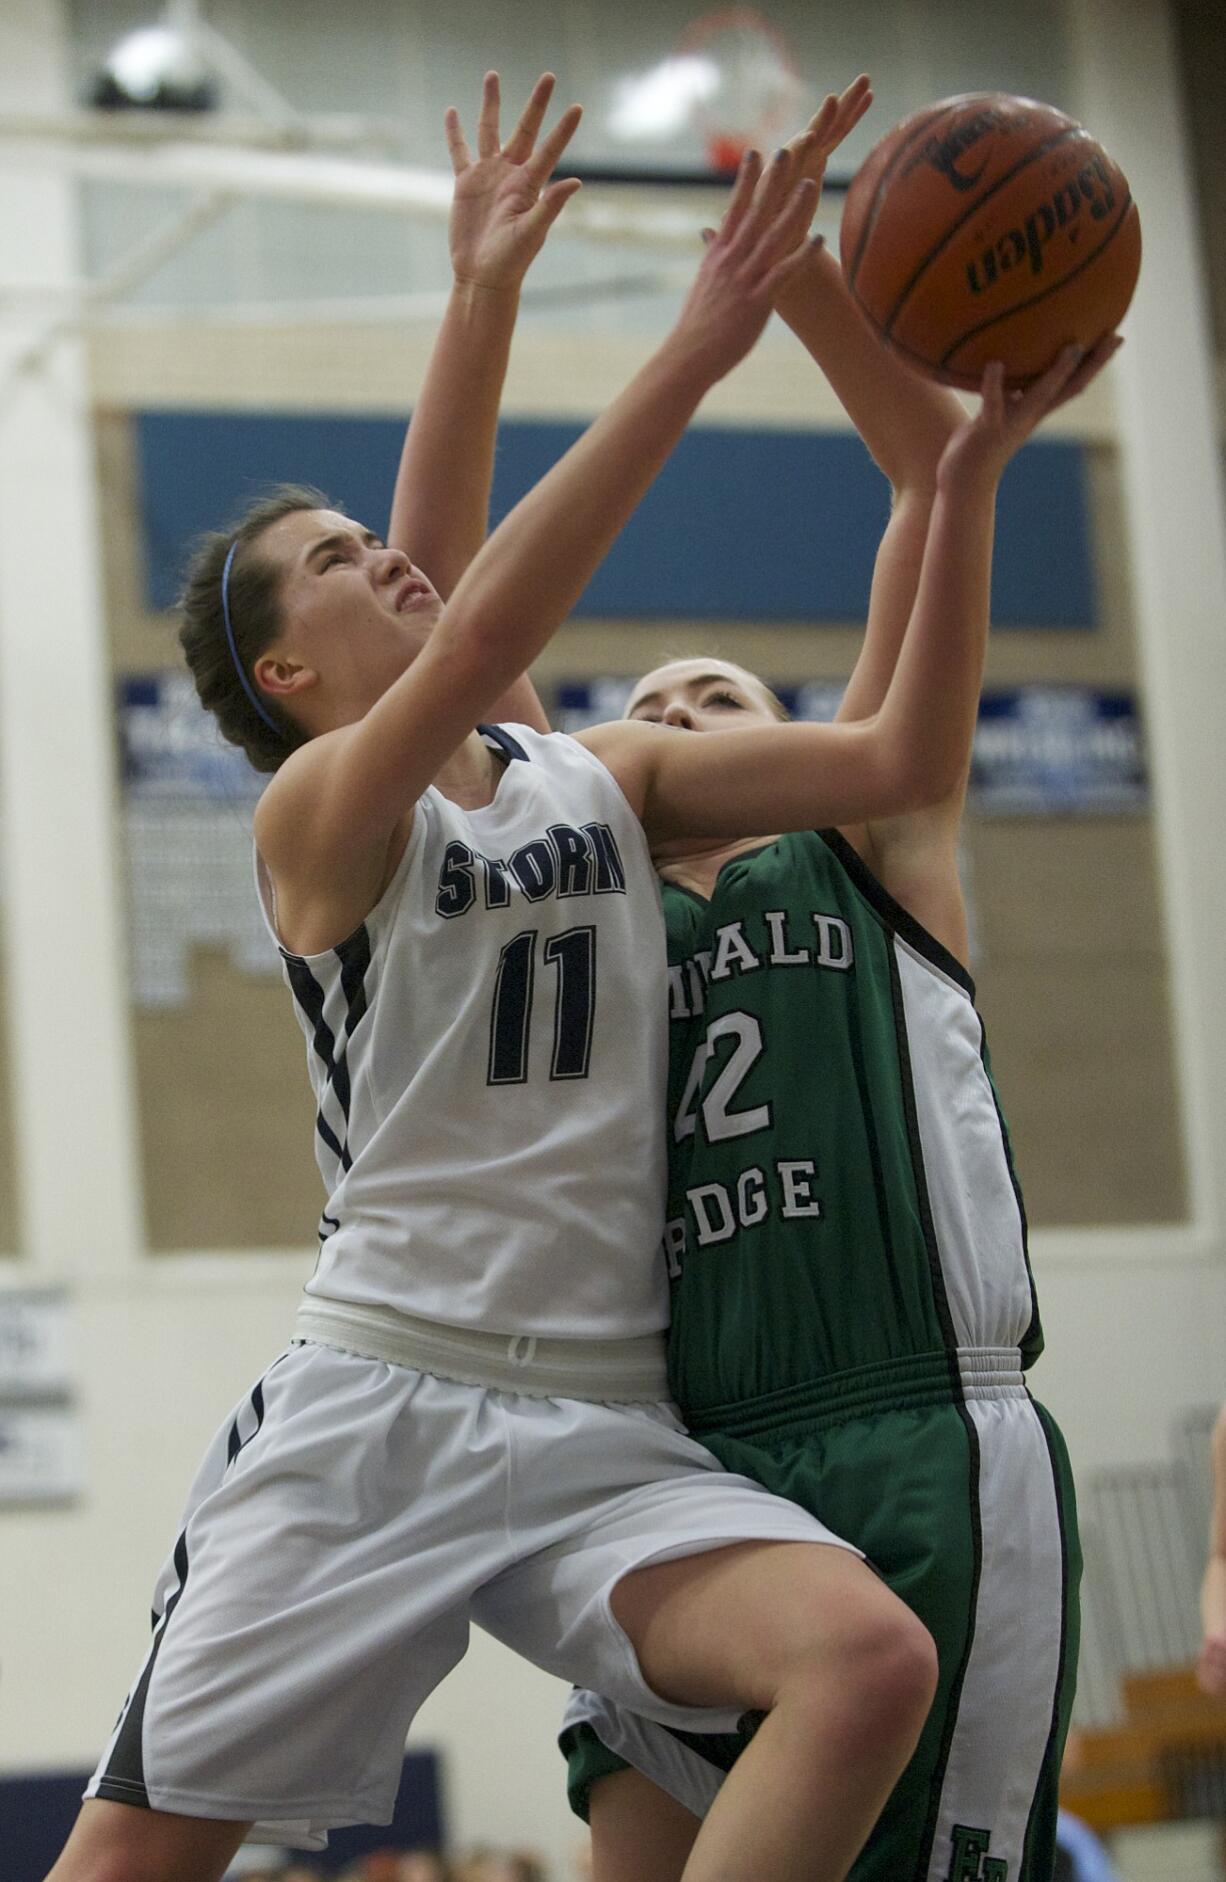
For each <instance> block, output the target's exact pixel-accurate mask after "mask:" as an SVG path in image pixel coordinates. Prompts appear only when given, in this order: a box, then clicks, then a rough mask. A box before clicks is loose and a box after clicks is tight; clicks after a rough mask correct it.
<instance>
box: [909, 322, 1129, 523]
mask: <svg viewBox="0 0 1226 1882" xmlns="http://www.w3.org/2000/svg"><path fill="white" fill-rule="evenodd" d="M1123 344H1124V342H1123V340H1122V339H1121V338H1120V336H1119V334H1118V333H1112V334H1107V335H1106V336H1105V337H1104V338H1103V339H1101V340H1100V341H1099V343H1098V345H1097V346H1095V347H1093V348H1092V349H1091V350H1090V352H1088V353H1083V352H1082V350H1081V349H1080V347H1076V346H1066V347H1065V348H1064V349H1063V351H1062V352H1060V353H1058V354H1057V356H1056V358H1055V360H1054V361H1053V362H1052V364H1051V365H1050V366H1049V367H1048V369H1047V371H1046V372H1044V373H1040V375H1039V377H1038V378H1037V379H1035V380H1033V381H1032V383H1031V384H1030V385H1028V386H1027V387H1025V389H1024V390H1023V391H1020V392H1019V391H1011V390H1010V389H1009V388H1008V387H1007V386H1006V384H1005V368H1004V367H1003V365H1002V364H1001V363H1000V361H999V360H994V361H993V362H992V364H991V365H990V366H988V367H987V368H986V370H985V372H984V375H983V384H982V386H981V388H980V390H981V394H982V403H981V405H980V409H979V411H978V412H976V413H974V414H973V415H972V416H970V417H968V418H967V419H966V420H965V421H964V422H963V423H962V424H961V425H959V426H958V429H957V430H956V431H955V432H954V433H953V436H952V437H951V438H950V440H949V443H948V444H947V445H946V447H945V450H944V452H943V453H942V456H941V461H940V464H939V466H938V468H937V482H938V484H939V485H940V486H941V488H943V489H950V488H952V487H954V486H955V485H956V484H958V483H960V482H964V481H966V480H967V479H979V478H991V479H994V478H999V476H1000V474H1001V472H1002V471H1003V470H1004V468H1005V465H1006V464H1007V463H1008V462H1009V459H1010V458H1011V457H1013V456H1015V455H1016V453H1017V452H1018V451H1020V450H1021V447H1022V446H1023V445H1024V444H1025V442H1026V440H1027V438H1029V437H1030V435H1031V433H1032V432H1033V431H1034V430H1035V428H1036V426H1037V425H1039V424H1040V423H1041V421H1042V420H1043V419H1044V418H1046V417H1047V415H1048V413H1049V412H1054V411H1055V409H1056V407H1057V406H1059V405H1067V403H1068V401H1069V400H1070V399H1075V398H1076V397H1077V395H1078V393H1080V392H1084V390H1085V388H1086V387H1087V386H1088V385H1089V383H1090V381H1091V380H1092V379H1095V378H1097V377H1098V374H1099V373H1100V372H1101V371H1102V369H1103V367H1104V366H1105V365H1106V364H1107V361H1108V360H1109V359H1111V358H1112V357H1113V356H1114V355H1115V354H1116V353H1117V352H1118V351H1119V349H1120V347H1121V346H1122V345H1123Z"/></svg>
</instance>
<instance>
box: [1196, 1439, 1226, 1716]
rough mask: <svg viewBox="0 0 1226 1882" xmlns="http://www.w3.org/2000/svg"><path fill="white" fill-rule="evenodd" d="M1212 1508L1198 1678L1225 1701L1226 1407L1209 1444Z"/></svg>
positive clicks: (1203, 1583) (1203, 1585)
mask: <svg viewBox="0 0 1226 1882" xmlns="http://www.w3.org/2000/svg"><path fill="white" fill-rule="evenodd" d="M1210 1463H1211V1466H1212V1471H1213V1508H1212V1512H1211V1515H1210V1518H1209V1559H1208V1561H1207V1562H1206V1564H1205V1577H1204V1580H1203V1582H1202V1583H1201V1591H1200V1614H1201V1626H1202V1630H1203V1633H1202V1639H1201V1649H1200V1655H1199V1658H1198V1659H1197V1662H1196V1677H1197V1679H1198V1680H1199V1682H1200V1684H1201V1686H1202V1688H1203V1689H1204V1691H1205V1692H1207V1693H1212V1694H1213V1695H1214V1697H1215V1698H1226V1406H1223V1407H1222V1410H1221V1411H1220V1412H1219V1413H1218V1416H1217V1422H1216V1424H1215V1425H1214V1427H1213V1437H1212V1440H1211V1442H1210Z"/></svg>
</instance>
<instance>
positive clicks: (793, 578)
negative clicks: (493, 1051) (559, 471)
mask: <svg viewBox="0 0 1226 1882" xmlns="http://www.w3.org/2000/svg"><path fill="white" fill-rule="evenodd" d="M135 425H136V440H137V462H138V466H139V486H140V503H141V511H142V516H143V521H144V534H145V558H146V592H147V596H148V600H149V604H150V606H151V607H154V608H159V609H161V608H168V607H170V606H171V605H172V604H173V601H174V598H175V595H176V593H177V592H178V588H179V583H180V580H181V577H182V573H183V566H184V561H185V558H186V555H187V552H188V550H189V547H190V544H191V542H192V539H193V538H194V537H195V536H197V535H199V534H200V533H201V532H202V531H204V530H208V529H218V528H221V527H224V525H225V524H226V522H227V521H228V520H229V519H231V518H232V517H233V516H234V515H235V514H236V513H237V512H239V511H241V510H242V509H243V508H244V507H245V506H246V505H247V504H248V503H249V502H250V501H251V499H252V498H253V497H254V496H256V495H257V494H258V493H259V492H260V491H262V490H265V489H267V487H268V486H269V485H271V484H274V483H279V482H287V481H290V482H299V483H301V482H305V483H312V484H315V485H317V486H319V487H320V488H321V489H322V490H324V491H326V492H327V493H328V495H329V496H330V497H331V498H332V500H333V501H335V502H338V503H340V504H341V505H342V506H343V507H344V508H345V510H346V511H347V512H348V513H349V515H351V516H353V517H356V518H357V519H359V520H360V521H361V522H363V523H365V524H367V525H368V526H369V527H370V528H371V529H374V530H376V531H382V530H383V529H384V528H385V527H386V523H387V514H388V505H389V503H390V500H391V491H392V485H393V482H394V480H395V475H396V466H397V464H398V462H399V457H400V446H401V442H402V439H403V436H404V421H403V419H402V418H376V417H361V416H359V417H354V416H336V417H329V416H326V415H322V414H321V415H314V416H310V417H304V416H301V415H298V416H290V415H282V414H277V415H274V414H263V413H251V412H184V411H147V412H139V413H137V414H136V416H135ZM581 430H582V426H580V425H577V424H559V423H556V422H545V421H543V420H534V419H526V418H514V419H507V420H506V421H504V423H503V424H502V426H501V427H500V430H499V444H498V456H497V463H496V473H495V480H494V498H493V506H492V520H493V521H494V522H497V521H498V520H499V518H501V517H502V516H504V515H505V514H506V512H507V510H509V509H510V508H511V507H512V505H513V504H514V503H515V502H517V501H518V499H519V498H520V497H521V496H522V495H523V494H524V492H525V491H526V490H528V489H530V488H531V486H532V485H533V484H534V483H536V482H537V480H538V479H539V478H540V477H541V476H543V475H544V473H545V472H546V471H547V470H548V469H549V468H550V466H551V465H552V464H554V463H555V462H556V461H557V459H558V458H559V457H560V456H561V455H562V453H563V452H564V451H565V450H566V449H567V447H568V446H569V445H570V444H572V443H573V442H574V440H575V439H576V438H577V437H578V436H579V434H580V432H581ZM888 515H889V493H888V490H887V487H886V483H885V480H884V478H883V477H882V476H881V474H880V472H879V471H878V470H877V469H876V467H875V466H874V465H873V463H872V461H871V460H870V458H869V456H868V453H867V451H866V450H865V449H864V446H863V445H862V444H861V442H860V440H859V439H858V438H857V437H855V436H854V435H852V434H848V433H842V432H819V431H801V430H795V431H766V430H753V429H748V428H734V427H731V426H715V425H696V426H694V427H693V428H692V429H691V430H690V431H689V432H687V434H686V436H685V437H684V438H683V439H682V440H681V443H680V444H679V445H678V447H677V449H676V451H675V452H674V453H673V456H672V458H671V459H670V460H669V462H668V464H667V465H666V466H665V468H664V470H663V472H662V473H661V475H660V477H659V478H658V479H657V481H656V483H655V484H654V485H653V486H652V488H651V490H650V491H648V493H647V495H646V497H645V498H644V500H643V502H642V503H641V504H640V506H639V508H638V510H637V511H636V513H635V514H634V516H633V517H632V518H631V519H630V522H629V523H628V524H627V526H626V528H625V529H624V530H623V532H622V534H621V535H620V536H619V538H618V540H617V542H616V543H615V544H614V546H613V549H612V551H611V553H610V554H609V556H608V557H607V559H606V561H605V563H604V565H603V567H602V568H601V569H600V570H599V571H598V572H597V574H596V576H595V577H594V579H593V580H592V582H591V583H590V585H589V586H588V588H587V590H586V591H585V593H584V595H583V596H582V598H581V600H580V602H579V604H578V606H577V608H576V609H575V613H576V615H577V616H579V617H583V616H595V617H599V618H602V619H606V620H642V619H655V620H694V621H710V620H720V621H862V620H863V619H864V615H865V612H866V609H867V606H868V593H869V584H870V581H871V579H872V569H873V558H874V556H875V554H876V551H877V544H878V542H879V540H880V537H881V532H882V530H883V529H884V528H885V524H886V520H887V518H888ZM429 573H430V571H429V569H427V570H426V574H427V575H428V574H429ZM992 612H993V620H994V621H995V622H996V624H997V625H998V626H1001V627H1065V628H1087V627H1093V626H1094V625H1095V624H1096V621H1097V602H1096V596H1095V584H1094V573H1093V556H1092V545H1091V535H1090V518H1089V506H1088V498H1087V492H1086V479H1085V462H1084V452H1083V451H1082V448H1081V446H1080V445H1078V444H1075V443H1070V442H1068V441H1067V440H1063V439H1037V440H1036V441H1035V442H1033V443H1032V444H1028V445H1027V446H1026V448H1025V450H1023V451H1022V452H1021V453H1020V454H1019V456H1018V457H1017V458H1015V459H1014V461H1013V462H1012V463H1011V464H1010V465H1009V467H1008V469H1007V470H1006V472H1005V476H1004V480H1003V482H1002V485H1001V493H1000V504H999V520H998V527H997V535H996V566H995V574H994V578H993V591H992Z"/></svg>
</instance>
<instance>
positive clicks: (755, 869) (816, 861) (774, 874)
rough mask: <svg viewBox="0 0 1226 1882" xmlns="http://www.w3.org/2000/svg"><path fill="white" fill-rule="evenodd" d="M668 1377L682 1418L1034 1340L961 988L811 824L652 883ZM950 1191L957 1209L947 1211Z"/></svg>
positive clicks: (1007, 1179)
mask: <svg viewBox="0 0 1226 1882" xmlns="http://www.w3.org/2000/svg"><path fill="white" fill-rule="evenodd" d="M664 909H665V917H666V921H667V926H668V947H669V955H668V958H669V1020H670V1034H669V1117H670V1120H671V1131H670V1158H669V1207H668V1225H667V1230H666V1237H665V1252H666V1256H667V1258H668V1263H669V1272H670V1279H671V1283H672V1333H671V1339H670V1365H671V1379H672V1387H673V1391H674V1394H675V1396H676V1398H677V1400H678V1403H679V1404H680V1405H681V1407H682V1410H683V1412H684V1413H685V1415H686V1417H687V1418H688V1419H690V1420H691V1421H693V1420H698V1421H699V1422H701V1423H703V1424H708V1423H711V1422H715V1421H714V1420H713V1418H712V1415H711V1414H712V1410H713V1408H715V1407H720V1408H726V1407H728V1406H730V1405H732V1404H735V1403H743V1402H744V1401H746V1400H756V1399H760V1398H762V1397H763V1396H765V1395H768V1394H776V1393H779V1392H782V1391H787V1390H789V1389H792V1388H797V1389H807V1388H810V1387H813V1386H814V1385H817V1384H820V1383H821V1382H823V1381H826V1380H829V1379H831V1378H832V1377H833V1376H834V1375H837V1374H841V1373H844V1372H847V1371H854V1370H855V1369H857V1368H871V1369H878V1368H881V1367H883V1366H891V1365H894V1364H897V1363H899V1362H903V1361H907V1360H911V1359H918V1358H920V1357H921V1356H939V1355H945V1356H946V1358H947V1360H948V1362H949V1365H950V1378H951V1384H952V1386H953V1387H954V1390H955V1393H956V1390H957V1377H956V1365H955V1364H954V1350H955V1349H956V1348H958V1347H960V1346H991V1347H1010V1346H1020V1347H1022V1349H1023V1352H1024V1358H1025V1362H1026V1363H1029V1362H1030V1360H1032V1359H1033V1358H1034V1357H1035V1356H1036V1354H1037V1352H1038V1351H1039V1350H1040V1347H1041V1335H1040V1331H1039V1322H1038V1315H1037V1311H1036V1309H1035V1303H1034V1293H1033V1286H1032V1282H1031V1277H1030V1271H1029V1264H1028V1260H1027V1255H1026V1230H1025V1218H1024V1215H1023V1212H1022V1207H1021V1197H1020V1192H1019V1191H1018V1188H1017V1184H1016V1180H1015V1177H1014V1172H1013V1164H1012V1156H1011V1152H1010V1148H1009V1142H1008V1132H1007V1129H1006V1127H1005V1123H1004V1118H1003V1115H1002V1114H1001V1111H1000V1107H999V1103H998V1100H997V1097H996V1092H995V1089H994V1087H993V1084H992V1080H991V1073H990V1070H989V1067H988V1063H987V1057H986V1050H985V1047H984V1040H983V1028H982V1023H981V1021H980V1019H979V1016H978V1013H977V1012H976V1010H975V1006H974V986H973V983H972V982H971V980H970V978H969V976H968V975H967V974H966V972H965V970H964V969H963V968H962V967H961V966H960V965H959V963H958V962H957V961H956V960H955V959H954V958H953V956H952V955H951V954H949V952H948V950H947V949H945V948H943V947H942V946H941V945H940V943H939V942H937V941H936V940H935V939H934V938H933V937H932V936H931V935H929V934H928V933H927V932H926V930H924V929H923V928H922V927H921V926H920V924H919V923H918V922H916V921H915V920H914V919H913V918H912V917H911V916H910V915H908V914H907V912H906V911H905V910H904V909H902V908H901V907H900V906H899V904H898V903H896V902H895V901H894V900H893V898H892V897H891V896H890V895H889V894H888V893H887V892H886V890H884V889H883V888H882V886H881V884H880V883H878V882H877V881H876V879H875V878H874V877H873V876H872V874H871V872H870V871H869V870H868V869H867V868H866V867H865V866H864V864H863V862H862V861H861V860H860V858H859V857H858V856H857V855H856V853H855V852H854V851H853V850H852V849H851V847H850V845H848V844H847V843H846V842H845V841H844V840H843V839H842V837H840V836H839V835H838V834H837V833H835V832H829V833H821V834H819V833H817V832H803V833H800V834H798V835H793V836H784V837H780V838H778V839H777V840H776V841H775V842H773V843H769V844H766V845H764V846H763V847H762V848H761V849H758V850H755V851H752V852H749V853H747V854H744V855H741V856H737V857H734V858H733V859H732V860H731V861H730V862H728V863H726V864H725V865H724V867H723V869H721V871H720V874H719V877H718V880H717V882H716V884H715V888H714V892H713V894H712V897H711V900H710V902H709V903H708V902H704V901H702V900H701V898H699V897H697V896H694V895H692V894H690V893H689V892H688V891H686V890H684V889H680V888H678V887H677V886H675V885H672V884H668V883H665V885H664ZM966 1198H971V1199H972V1200H971V1201H970V1202H969V1203H967V1201H966Z"/></svg>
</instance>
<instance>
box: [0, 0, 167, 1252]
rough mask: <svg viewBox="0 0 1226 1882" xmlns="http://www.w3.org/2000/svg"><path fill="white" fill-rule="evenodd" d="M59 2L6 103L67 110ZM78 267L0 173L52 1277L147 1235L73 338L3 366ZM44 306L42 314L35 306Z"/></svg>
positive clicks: (27, 994) (8, 645)
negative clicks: (42, 359) (44, 301)
mask: <svg viewBox="0 0 1226 1882" xmlns="http://www.w3.org/2000/svg"><path fill="white" fill-rule="evenodd" d="M64 54H65V38H64V22H63V18H62V13H61V8H60V5H59V0H4V6H3V8H2V9H0V108H8V109H12V110H14V111H18V110H22V111H34V110H39V109H43V110H49V111H56V110H62V109H65V108H67V106H68V104H69V102H70V100H69V93H68V87H67V83H66V79H65V69H64V68H65V58H64ZM76 274H77V249H76V235H75V204H74V201H73V185H72V184H71V183H69V182H66V181H64V180H62V179H59V178H56V177H54V176H53V175H51V174H45V175H40V174H38V172H37V170H36V169H35V168H33V167H31V168H29V169H26V168H25V167H24V166H22V167H18V165H17V164H16V163H14V164H13V165H12V166H11V167H7V168H4V169H2V170H0V291H4V292H5V293H6V296H7V295H8V294H10V293H12V298H11V299H9V300H8V302H7V304H3V303H0V386H2V387H3V391H2V392H0V818H2V820H3V832H4V843H3V867H4V922H5V933H4V942H5V971H6V979H7V984H8V989H9V1014H8V1022H9V1041H10V1061H11V1062H10V1065H9V1067H8V1072H9V1077H10V1079H11V1082H12V1088H13V1098H14V1115H15V1129H16V1133H17V1163H18V1174H19V1183H20V1220H21V1239H20V1247H21V1251H22V1253H23V1254H24V1255H25V1256H26V1257H27V1258H28V1259H29V1260H30V1261H31V1262H32V1263H33V1264H35V1265H36V1266H37V1267H38V1268H39V1269H40V1270H41V1271H42V1272H44V1273H49V1274H57V1275H63V1276H64V1277H65V1278H67V1277H69V1276H71V1275H72V1274H73V1273H74V1272H80V1273H82V1274H84V1273H91V1272H98V1271H100V1270H102V1271H105V1270H107V1269H110V1270H112V1271H113V1270H115V1269H117V1268H123V1267H125V1266H128V1265H129V1264H130V1263H131V1262H132V1261H133V1260H134V1259H135V1256H136V1254H137V1251H138V1248H139V1242H140V1230H139V1223H140V1202H139V1192H138V1179H137V1166H136V1157H135V1154H134V1134H133V1108H132V1091H131V1076H130V1067H129V1052H130V1043H129V1030H128V1025H127V1017H126V1008H125V994H124V979H123V967H122V945H121V926H120V912H119V907H118V888H117V884H118V875H117V870H116V833H115V824H114V786H113V777H112V770H113V768H112V759H111V740H112V726H113V722H114V715H113V712H112V709H111V703H110V680H109V673H108V663H107V658H106V639H105V631H104V625H103V607H102V594H101V582H100V574H99V544H98V514H97V506H96V501H95V491H94V466H93V452H92V440H91V434H90V422H89V411H88V400H87V392H86V383H85V374H84V369H83V362H82V357H81V348H80V347H79V346H78V345H77V344H76V343H67V344H65V343H60V344H58V345H57V346H56V347H55V348H54V350H53V351H52V353H51V356H50V358H49V359H48V361H47V362H46V363H44V364H41V365H39V366H37V367H36V368H34V369H31V370H27V371H25V372H23V373H20V374H19V375H18V376H17V377H14V376H13V373H14V363H15V362H16V361H18V360H20V359H21V358H22V357H23V355H24V354H25V353H26V352H27V351H28V349H29V346H30V343H31V340H32V338H33V337H34V336H35V335H36V333H37V330H38V324H39V318H40V316H39V314H38V313H37V312H36V311H35V306H34V303H33V301H32V299H31V292H32V291H33V290H37V289H39V288H43V287H52V288H54V287H55V286H56V285H57V284H58V285H59V286H61V287H69V286H70V285H71V283H72V281H73V280H74V278H75V277H76ZM44 314H45V309H44Z"/></svg>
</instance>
